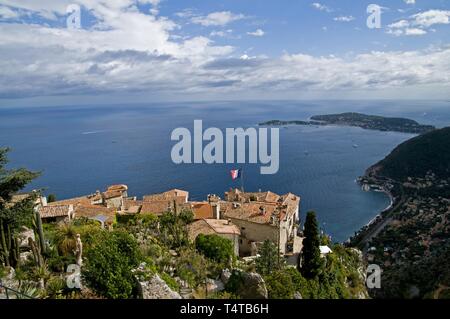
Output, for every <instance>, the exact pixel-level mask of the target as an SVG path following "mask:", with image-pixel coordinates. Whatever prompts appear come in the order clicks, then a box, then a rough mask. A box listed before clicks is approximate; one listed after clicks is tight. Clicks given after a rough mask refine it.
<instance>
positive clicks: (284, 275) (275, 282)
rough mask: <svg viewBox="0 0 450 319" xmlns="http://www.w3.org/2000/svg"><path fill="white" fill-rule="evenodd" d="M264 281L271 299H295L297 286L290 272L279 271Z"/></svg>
mask: <svg viewBox="0 0 450 319" xmlns="http://www.w3.org/2000/svg"><path fill="white" fill-rule="evenodd" d="M295 271H297V270H295ZM299 275H300V274H299ZM264 280H265V282H266V286H267V291H268V293H269V299H292V298H293V297H294V294H295V286H294V284H293V281H292V278H291V274H290V273H289V272H285V271H283V270H277V271H275V272H273V273H271V274H270V275H268V276H266V277H264Z"/></svg>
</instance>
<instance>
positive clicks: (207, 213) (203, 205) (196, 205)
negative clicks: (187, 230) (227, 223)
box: [189, 202, 215, 219]
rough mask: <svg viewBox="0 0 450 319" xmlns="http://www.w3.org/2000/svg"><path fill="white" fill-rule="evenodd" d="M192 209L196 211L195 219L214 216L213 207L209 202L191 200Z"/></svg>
mask: <svg viewBox="0 0 450 319" xmlns="http://www.w3.org/2000/svg"><path fill="white" fill-rule="evenodd" d="M189 204H190V205H189V206H190V209H191V210H192V212H193V213H194V219H207V218H214V217H215V216H214V214H213V209H212V206H211V204H209V203H208V202H190V203H189Z"/></svg>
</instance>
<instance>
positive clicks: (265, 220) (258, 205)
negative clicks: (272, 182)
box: [224, 202, 277, 224]
mask: <svg viewBox="0 0 450 319" xmlns="http://www.w3.org/2000/svg"><path fill="white" fill-rule="evenodd" d="M276 208H277V205H276V204H274V203H262V202H250V203H231V205H225V206H224V216H225V217H226V218H235V219H241V220H248V221H251V222H254V223H258V224H269V223H270V217H271V216H272V214H273V213H274V212H276Z"/></svg>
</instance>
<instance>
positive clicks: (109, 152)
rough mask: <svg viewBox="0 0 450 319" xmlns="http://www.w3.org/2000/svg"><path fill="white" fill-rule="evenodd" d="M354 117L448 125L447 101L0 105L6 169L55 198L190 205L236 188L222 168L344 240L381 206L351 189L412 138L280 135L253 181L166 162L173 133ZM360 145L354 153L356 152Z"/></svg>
mask: <svg viewBox="0 0 450 319" xmlns="http://www.w3.org/2000/svg"><path fill="white" fill-rule="evenodd" d="M348 111H358V112H364V113H368V114H377V115H384V116H399V117H407V118H412V119H415V120H417V121H419V122H420V123H423V124H433V125H436V126H438V127H443V126H448V125H450V101H370V102H369V101H301V102H299V101H252V102H248V101H243V102H236V101H233V102H196V103H194V102H192V103H149V104H131V105H108V106H105V105H101V106H86V105H84V106H61V107H55V106H52V107H14V108H8V107H2V108H0V146H2V147H3V146H9V147H11V148H12V152H11V153H10V160H11V163H10V167H27V168H29V169H33V170H39V171H42V176H41V177H40V178H39V179H37V180H36V181H35V182H33V184H32V185H30V187H29V188H30V189H31V188H44V189H45V192H46V193H47V194H50V193H54V194H56V195H57V198H58V199H64V198H69V197H73V196H79V195H83V194H88V193H92V192H95V191H96V190H102V189H104V188H105V187H106V186H107V185H109V184H116V183H124V184H127V185H128V186H129V194H130V195H136V196H139V197H140V196H142V195H144V194H151V193H156V192H162V191H165V190H167V189H170V188H181V189H186V190H188V191H189V192H190V198H191V199H193V200H203V199H206V196H207V194H210V193H214V194H218V195H220V196H223V193H224V192H225V191H227V190H228V189H230V188H231V187H240V186H241V183H240V182H239V181H237V182H233V181H232V180H231V178H230V172H229V171H230V169H233V168H239V167H242V168H243V169H244V187H245V190H247V191H258V190H263V191H265V190H271V191H273V192H276V193H279V194H282V193H286V192H292V193H295V194H297V195H300V196H301V198H302V199H301V213H300V217H301V218H304V216H305V213H306V212H307V211H309V210H314V211H316V213H317V215H318V218H319V222H320V227H321V228H322V229H323V230H324V231H325V232H327V233H329V234H330V235H331V236H332V238H333V240H334V241H344V240H346V239H347V238H348V237H349V236H351V235H352V234H353V233H354V232H355V231H357V230H358V229H359V228H360V227H361V226H363V225H365V224H366V223H367V222H369V221H370V220H371V219H372V218H373V217H374V216H375V215H376V214H378V213H379V212H380V211H381V210H383V209H384V208H385V207H387V206H388V205H389V198H388V197H387V196H386V195H384V194H383V193H376V192H364V191H362V190H361V189H360V187H359V186H358V185H357V184H356V183H355V180H356V178H357V177H358V176H360V175H362V174H364V171H365V170H366V169H367V168H368V167H369V166H370V165H372V164H374V163H376V162H377V161H379V160H381V159H383V158H384V157H385V156H386V155H388V154H389V152H390V151H391V150H392V149H393V148H394V147H395V146H397V145H398V144H400V143H402V142H403V141H405V140H408V139H409V138H411V137H413V135H410V134H402V133H393V132H378V131H368V130H363V129H360V128H350V127H334V126H329V127H304V126H287V127H284V128H280V144H281V145H280V169H279V172H278V173H277V174H275V175H260V173H259V168H260V165H259V164H246V165H233V164H212V165H208V164H181V165H175V164H174V163H173V162H172V160H171V157H170V152H171V148H172V146H173V145H174V144H175V142H172V141H171V140H170V135H171V132H172V130H173V129H175V128H178V127H186V128H188V129H190V130H192V128H193V121H194V120H195V119H199V120H203V126H204V128H207V127H218V128H221V129H225V128H227V127H233V128H235V127H251V126H256V125H257V123H259V122H262V121H267V120H272V119H280V120H302V119H308V118H309V117H310V116H312V115H316V114H327V113H337V112H348ZM355 144H356V145H358V147H354V145H355Z"/></svg>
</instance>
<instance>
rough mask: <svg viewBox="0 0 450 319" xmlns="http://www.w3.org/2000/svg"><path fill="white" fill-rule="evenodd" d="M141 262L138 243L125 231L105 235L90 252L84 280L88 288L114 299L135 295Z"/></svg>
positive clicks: (103, 233)
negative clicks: (136, 276)
mask: <svg viewBox="0 0 450 319" xmlns="http://www.w3.org/2000/svg"><path fill="white" fill-rule="evenodd" d="M139 262H140V254H139V249H138V244H137V242H136V240H135V239H134V237H133V236H131V235H129V234H128V233H126V232H123V231H113V232H107V231H104V232H101V233H100V234H99V235H98V236H97V237H96V239H95V242H94V243H93V244H92V245H91V247H90V248H89V250H88V251H87V253H86V262H85V264H84V267H83V268H82V277H83V279H84V280H85V282H86V284H87V286H88V287H90V288H91V289H93V290H94V291H95V292H96V293H97V294H99V295H101V296H104V297H106V298H110V299H126V298H132V297H134V296H135V289H136V279H135V278H134V275H133V272H132V270H133V269H135V268H136V267H137V266H138V265H139Z"/></svg>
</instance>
